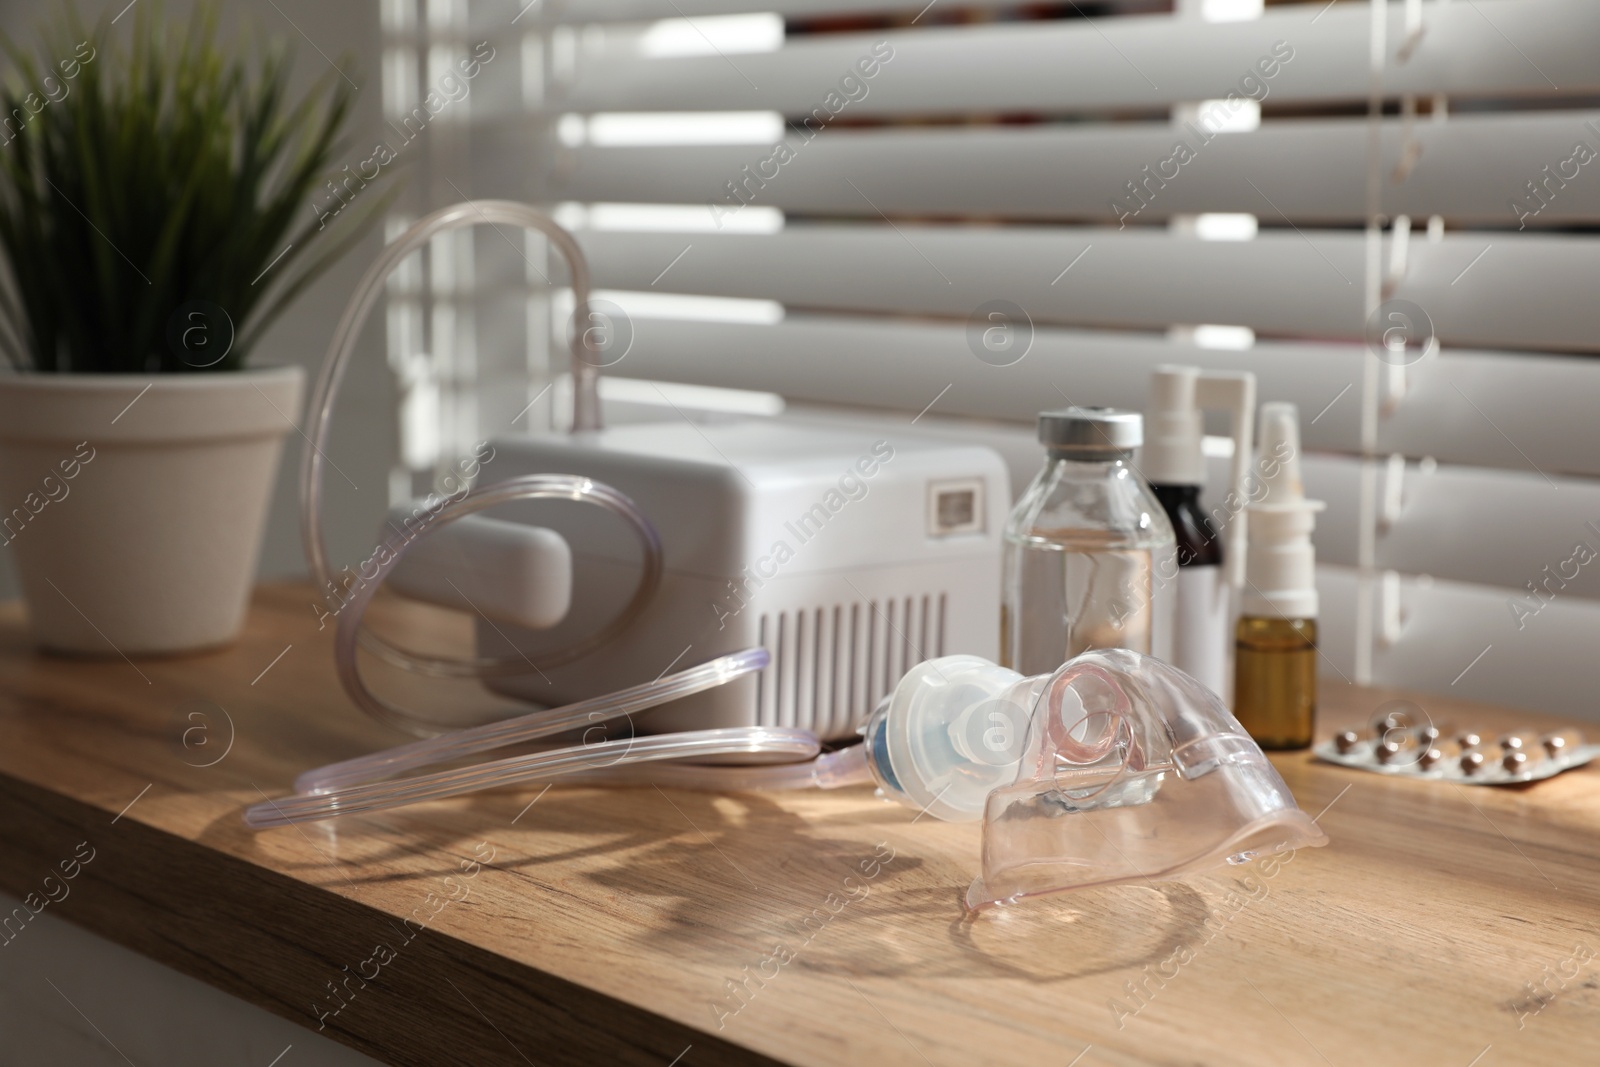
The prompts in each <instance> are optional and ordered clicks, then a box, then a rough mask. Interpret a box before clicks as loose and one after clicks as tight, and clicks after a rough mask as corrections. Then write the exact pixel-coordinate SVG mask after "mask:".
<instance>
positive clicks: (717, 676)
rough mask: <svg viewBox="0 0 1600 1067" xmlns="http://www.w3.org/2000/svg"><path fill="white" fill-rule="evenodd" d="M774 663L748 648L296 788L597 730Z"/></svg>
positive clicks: (387, 754)
mask: <svg viewBox="0 0 1600 1067" xmlns="http://www.w3.org/2000/svg"><path fill="white" fill-rule="evenodd" d="M770 659H771V657H770V656H769V655H768V654H767V650H766V649H764V648H747V649H744V650H743V651H741V652H734V653H731V654H729V655H726V656H719V657H717V658H716V659H714V660H712V661H710V662H709V663H702V664H700V665H699V666H698V667H691V668H689V669H688V670H685V671H679V672H678V673H677V674H673V675H669V676H668V677H666V678H660V679H657V680H656V681H654V682H646V683H644V684H643V685H636V686H633V687H631V688H628V689H623V690H619V691H618V692H615V693H608V694H606V695H605V696H602V697H594V698H593V699H590V700H581V701H579V702H578V703H576V704H568V705H567V706H566V707H562V708H554V709H552V710H549V711H535V712H530V713H529V714H527V715H519V716H517V717H516V718H513V719H506V720H504V721H502V722H493V723H488V724H486V725H483V726H475V727H472V728H471V729H467V730H457V731H455V732H453V733H449V734H445V735H443V736H440V737H436V738H433V739H431V740H427V741H414V742H412V743H411V744H409V745H400V746H399V747H397V748H390V749H385V750H384V751H382V752H374V753H373V754H372V755H370V756H358V757H357V758H355V759H349V760H345V761H343V762H342V763H333V764H329V765H328V766H326V767H318V768H317V769H316V770H311V771H307V772H305V773H304V774H302V775H301V776H300V777H299V778H296V779H295V783H294V787H295V789H296V790H298V791H299V792H301V793H325V792H328V791H330V790H334V789H341V788H344V787H346V786H351V785H358V784H360V783H362V782H371V781H374V780H377V779H380V778H388V777H392V776H394V775H396V774H399V773H401V772H403V771H412V770H416V769H417V768H418V767H428V766H431V765H433V764H436V763H444V762H447V761H449V760H455V759H462V758H463V757H466V756H472V755H476V754H477V753H480V752H488V751H490V750H492V749H496V748H502V747H504V746H506V745H514V744H518V743H520V742H524V741H536V740H538V739H539V738H542V737H549V736H551V735H552V734H558V733H562V732H565V731H567V730H573V729H578V728H582V727H589V726H594V725H596V724H598V723H602V722H607V721H610V720H612V719H618V718H621V717H623V716H625V715H631V714H632V713H634V712H636V711H644V710H646V709H647V708H653V707H655V706H656V705H657V704H664V703H666V702H667V701H669V700H677V699H679V698H680V697H686V696H689V695H691V694H693V693H700V692H704V691H705V690H707V689H712V688H715V687H716V686H719V685H723V684H724V683H726V682H731V681H732V680H733V679H735V678H738V677H740V676H741V675H745V674H750V673H752V672H754V671H759V670H762V669H764V668H765V667H766V666H767V663H768V661H769V660H770Z"/></svg>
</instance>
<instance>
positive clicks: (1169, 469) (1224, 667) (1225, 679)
mask: <svg viewBox="0 0 1600 1067" xmlns="http://www.w3.org/2000/svg"><path fill="white" fill-rule="evenodd" d="M1255 403H1256V379H1255V375H1253V374H1250V373H1249V372H1247V371H1202V370H1200V368H1198V367H1181V366H1170V365H1169V366H1161V367H1157V368H1156V369H1155V371H1154V372H1153V373H1152V374H1151V375H1150V410H1149V412H1148V414H1147V415H1146V416H1145V426H1146V428H1147V430H1146V433H1147V436H1146V439H1145V445H1144V452H1143V454H1142V455H1141V456H1140V461H1139V463H1140V468H1141V472H1142V473H1143V474H1144V476H1145V480H1146V481H1148V482H1149V483H1150V487H1151V488H1152V489H1153V490H1155V494H1156V498H1157V499H1158V500H1160V501H1161V505H1162V507H1164V508H1165V509H1166V512H1167V518H1168V519H1169V520H1170V521H1171V522H1172V529H1173V532H1174V533H1175V534H1176V535H1177V540H1178V556H1177V558H1178V572H1177V574H1176V575H1165V576H1162V575H1158V576H1157V580H1158V581H1159V580H1162V579H1163V578H1164V579H1165V580H1167V581H1175V582H1176V583H1177V596H1176V598H1175V600H1176V602H1177V606H1176V612H1177V626H1176V629H1175V636H1174V641H1173V660H1172V662H1173V665H1174V666H1176V667H1177V668H1178V669H1179V670H1181V671H1183V672H1184V673H1186V674H1188V675H1190V676H1191V677H1193V678H1195V679H1196V680H1197V681H1199V682H1201V683H1202V684H1204V685H1205V686H1206V687H1208V688H1209V689H1210V690H1211V691H1212V692H1214V693H1216V694H1217V695H1219V696H1221V697H1222V698H1223V701H1224V702H1225V703H1226V702H1228V701H1229V700H1230V697H1231V689H1232V687H1231V682H1232V677H1233V672H1232V671H1231V669H1230V665H1231V658H1230V652H1231V649H1232V640H1231V638H1232V635H1233V610H1234V600H1235V597H1236V595H1237V593H1238V591H1239V589H1240V588H1241V587H1242V586H1243V584H1244V561H1245V539H1246V536H1247V534H1246V519H1245V511H1244V508H1245V502H1246V486H1245V479H1246V476H1247V475H1248V474H1249V470H1250V459H1251V437H1252V433H1251V430H1252V424H1253V422H1254V415H1255ZM1205 411H1225V412H1227V414H1228V416H1229V434H1230V436H1231V437H1232V439H1233V463H1232V467H1231V470H1230V477H1229V491H1228V493H1227V495H1226V497H1225V498H1224V500H1223V502H1222V505H1221V507H1220V508H1213V509H1212V512H1211V515H1210V516H1208V515H1207V514H1206V513H1205V512H1204V511H1202V510H1201V508H1200V489H1201V487H1202V486H1203V485H1204V484H1205V480H1206V478H1205V475H1206V468H1205V454H1204V451H1203V440H1204V431H1205V427H1204V417H1203V416H1204V412H1205ZM1212 516H1216V517H1221V518H1224V520H1225V521H1226V523H1227V535H1226V536H1227V547H1226V550H1224V547H1223V544H1222V542H1221V540H1220V539H1219V536H1218V533H1217V530H1216V525H1215V524H1214V522H1213V519H1212Z"/></svg>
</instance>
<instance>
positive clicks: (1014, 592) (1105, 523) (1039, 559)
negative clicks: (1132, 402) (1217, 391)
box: [1000, 407, 1177, 675]
mask: <svg viewBox="0 0 1600 1067" xmlns="http://www.w3.org/2000/svg"><path fill="white" fill-rule="evenodd" d="M1143 429H1144V423H1143V418H1142V417H1141V416H1140V414H1139V413H1138V412H1135V411H1119V410H1116V409H1113V408H1093V407H1089V408H1067V409H1064V410H1061V411H1048V412H1045V413H1044V414H1042V415H1040V416H1039V440H1040V442H1041V443H1043V444H1044V446H1045V448H1046V450H1047V455H1046V458H1045V464H1044V469H1043V470H1041V471H1040V472H1039V475H1038V477H1036V478H1034V480H1033V484H1032V485H1030V486H1029V487H1028V489H1027V491H1026V492H1025V493H1023V494H1022V499H1021V500H1019V501H1018V502H1017V506H1016V508H1015V509H1014V510H1013V511H1012V513H1011V517H1010V519H1008V520H1007V522H1006V529H1005V563H1004V575H1003V578H1002V582H1003V585H1002V589H1001V597H1002V603H1001V612H1000V661H1001V663H1002V665H1003V666H1006V667H1009V668H1010V669H1012V670H1014V671H1020V672H1021V673H1023V674H1025V675H1032V674H1040V673H1044V672H1046V671H1053V670H1055V669H1056V668H1057V667H1059V666H1060V665H1061V664H1062V663H1064V662H1066V661H1067V660H1069V659H1071V658H1072V657H1073V656H1076V655H1078V654H1079V653H1080V652H1085V651H1087V650H1089V649H1092V648H1128V649H1132V650H1134V651H1135V652H1142V653H1145V654H1146V655H1153V656H1155V657H1156V658H1158V659H1162V660H1170V659H1171V656H1172V631H1173V617H1172V613H1173V603H1174V600H1173V598H1174V589H1175V583H1176V578H1177V550H1176V544H1175V540H1174V537H1173V533H1172V524H1171V523H1170V522H1169V521H1168V520H1167V515H1166V511H1165V510H1164V509H1163V508H1162V506H1161V503H1160V502H1159V501H1158V500H1157V499H1156V497H1155V494H1154V493H1153V492H1152V491H1151V489H1150V487H1149V486H1148V485H1147V484H1145V481H1144V479H1143V478H1141V477H1140V476H1139V473H1138V471H1137V470H1135V469H1134V467H1133V463H1132V459H1133V452H1134V449H1136V448H1138V447H1139V445H1140V443H1141V441H1142V439H1143Z"/></svg>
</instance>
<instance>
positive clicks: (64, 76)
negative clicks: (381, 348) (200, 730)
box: [0, 5, 385, 656]
mask: <svg viewBox="0 0 1600 1067" xmlns="http://www.w3.org/2000/svg"><path fill="white" fill-rule="evenodd" d="M5 51H6V52H7V54H8V55H9V57H10V59H11V60H12V62H13V65H14V68H15V69H14V70H13V71H12V74H11V77H10V80H9V82H8V83H7V85H6V87H5V88H4V89H3V90H0V253H3V256H0V258H3V260H4V265H5V267H6V268H7V269H6V271H5V273H4V275H3V276H0V351H3V353H4V355H5V356H6V357H7V358H8V359H9V360H10V362H11V364H12V369H13V370H14V371H15V373H10V374H0V546H3V547H0V551H10V552H11V553H13V559H14V560H15V561H16V564H17V570H18V572H19V576H20V578H21V583H22V588H23V593H24V596H25V597H26V599H27V603H28V607H29V615H30V619H31V623H32V627H33V633H34V637H35V640H36V641H37V642H38V644H39V645H41V646H42V647H44V648H47V649H50V650H55V651H61V652H69V653H78V654H103V655H111V656H114V655H117V654H122V655H133V654H136V653H157V652H176V651H182V650H189V649H197V648H206V647H212V646H216V645H220V644H224V643H226V642H228V641H230V640H231V639H232V638H233V637H234V636H235V635H236V634H237V632H238V630H239V627H240V625H241V624H242V622H243V617H244V611H245V608H246V605H247V602H248V598H249V593H250V588H251V584H252V581H253V578H254V572H255V565H256V560H257V557H258V554H259V550H260V545H261V536H262V531H263V527H264V523H265V517H266V510H267V506H268V503H269V501H270V499H271V492H272V487H273V484H274V481H275V472H276V469H277V465H278V460H279V456H280V453H281V451H282V447H283V440H284V438H285V435H287V434H288V433H289V432H291V431H292V430H294V429H295V427H296V425H297V422H296V420H297V419H298V418H299V408H300V403H301V394H302V390H303V373H302V371H301V369H300V368H299V367H295V366H285V367H260V368H248V369H247V368H246V361H247V359H248V357H249V355H250V352H251V350H252V348H253V347H254V346H255V344H256V342H257V341H258V340H259V339H260V337H261V334H262V332H263V331H264V330H265V329H266V328H267V326H268V325H269V324H271V323H272V321H273V320H274V319H275V318H276V317H277V316H278V315H280V314H282V312H283V311H284V309H285V308H286V307H288V306H289V304H290V303H291V302H292V301H293V300H294V299H295V297H296V296H298V295H299V294H300V293H301V292H302V291H304V289H305V288H306V286H307V285H309V284H310V283H311V282H312V281H313V280H314V279H315V278H316V277H317V276H318V275H319V274H320V273H321V272H322V271H323V270H325V269H326V268H327V267H328V266H329V265H330V264H331V263H332V262H333V261H334V259H336V258H337V257H338V256H339V255H340V254H341V253H343V252H344V251H346V250H347V249H348V247H349V246H350V245H351V244H352V243H353V242H354V241H355V240H356V239H357V238H358V237H359V236H360V234H361V232H362V231H363V230H364V229H365V228H366V225H367V224H368V223H370V222H371V221H372V220H373V219H374V218H375V217H377V215H378V214H379V212H380V211H381V210H382V208H383V206H384V202H385V201H384V198H380V197H378V196H377V195H376V194H371V198H372V200H373V203H372V204H370V205H368V206H367V208H366V209H365V210H363V211H361V212H352V213H349V216H350V217H348V218H347V219H346V220H345V222H344V223H343V224H342V225H341V226H337V227H327V226H325V220H323V219H320V218H318V217H317V215H316V212H315V208H314V207H312V208H311V210H308V209H307V207H308V205H310V204H311V203H312V194H313V192H314V190H316V189H317V188H318V187H319V186H320V185H321V183H322V182H323V181H324V179H325V178H326V177H327V176H328V174H329V172H331V171H332V169H333V167H332V161H333V159H334V158H335V156H336V154H337V153H338V152H339V151H340V150H341V146H340V145H339V143H338V138H339V134H340V131H341V129H342V127H343V126H344V124H345V122H346V119H347V118H348V114H349V110H350V106H351V103H352V91H351V89H350V87H349V86H348V85H347V84H345V83H344V82H343V81H342V80H337V79H333V78H329V79H326V80H324V81H322V82H319V83H318V84H317V85H315V86H313V87H312V88H311V90H310V91H308V92H307V93H306V94H305V95H304V96H303V97H300V98H299V99H297V100H291V99H290V94H289V92H288V72H289V66H290V59H291V57H290V55H289V53H288V52H287V51H285V50H284V49H282V48H281V47H273V48H269V49H265V50H261V51H257V52H254V53H253V54H251V55H245V54H243V52H242V50H241V49H227V48H224V47H221V46H219V45H218V44H217V37H216V11H215V8H214V7H213V6H210V5H203V6H202V7H200V8H199V9H197V10H196V12H195V15H194V17H193V18H192V19H191V20H189V21H188V22H187V24H186V25H185V26H184V27H182V28H174V27H169V26H168V25H166V24H164V23H163V21H162V19H161V16H160V13H159V9H157V10H156V11H153V12H152V11H148V10H142V11H140V12H139V13H138V14H137V15H136V18H135V20H134V26H133V29H132V33H131V40H130V41H128V42H127V43H125V44H119V43H118V42H117V41H116V40H114V38H113V34H112V28H111V27H110V26H109V24H107V23H106V22H105V21H104V20H102V21H101V22H100V23H99V24H98V25H97V26H96V28H95V29H94V30H93V31H92V32H85V30H84V28H83V26H82V23H81V22H80V21H79V20H78V19H77V18H76V16H75V15H69V17H68V18H67V20H66V21H65V23H64V28H63V29H58V31H57V32H55V33H53V34H47V35H46V36H45V37H44V38H43V40H42V42H41V49H40V51H39V53H38V55H37V57H35V56H31V55H29V54H27V53H25V52H24V50H22V49H21V48H19V47H17V46H16V45H15V44H13V43H12V42H10V41H9V40H7V41H5Z"/></svg>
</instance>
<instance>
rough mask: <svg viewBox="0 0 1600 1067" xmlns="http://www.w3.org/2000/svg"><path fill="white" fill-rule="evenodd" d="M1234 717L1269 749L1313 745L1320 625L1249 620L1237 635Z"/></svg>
mask: <svg viewBox="0 0 1600 1067" xmlns="http://www.w3.org/2000/svg"><path fill="white" fill-rule="evenodd" d="M1233 703H1234V708H1233V714H1234V717H1235V718H1237V719H1238V720H1239V723H1240V725H1241V726H1243V727H1244V728H1245V729H1246V730H1248V731H1249V733H1250V736H1251V737H1253V738H1255V740H1256V743H1257V744H1259V745H1260V746H1261V747H1262V748H1264V749H1278V750H1283V749H1296V748H1309V747H1310V746H1311V733H1312V730H1313V728H1314V727H1315V724H1316V717H1317V620H1315V619H1278V618H1259V617H1251V616H1244V617H1242V618H1241V619H1240V620H1239V625H1238V627H1237V629H1236V630H1235V631H1234V686H1233Z"/></svg>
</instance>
